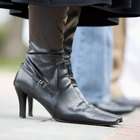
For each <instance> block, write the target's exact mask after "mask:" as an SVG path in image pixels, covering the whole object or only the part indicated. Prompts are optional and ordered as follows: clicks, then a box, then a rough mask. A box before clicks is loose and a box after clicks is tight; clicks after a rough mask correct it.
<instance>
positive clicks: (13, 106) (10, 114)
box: [0, 70, 140, 140]
mask: <svg viewBox="0 0 140 140" xmlns="http://www.w3.org/2000/svg"><path fill="white" fill-rule="evenodd" d="M15 74H16V73H14V72H9V71H5V70H0V140H140V109H136V110H135V111H134V112H133V113H130V114H127V115H123V119H124V122H123V123H121V124H120V125H117V126H112V127H105V126H95V125H81V124H71V123H62V122H56V121H55V120H53V119H52V118H51V116H50V115H49V113H48V112H47V111H46V110H45V109H44V108H43V107H42V106H41V105H40V104H39V103H38V102H36V101H35V102H34V112H33V114H34V117H27V118H25V119H21V118H19V117H18V100H17V95H16V92H15V90H14V86H13V80H14V77H15Z"/></svg>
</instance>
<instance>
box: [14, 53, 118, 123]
mask: <svg viewBox="0 0 140 140" xmlns="http://www.w3.org/2000/svg"><path fill="white" fill-rule="evenodd" d="M36 61H37V62H38V63H37V64H36V63H35V62H36ZM14 85H15V89H16V91H17V94H18V97H19V103H20V117H22V118H24V117H25V110H26V97H27V96H30V97H32V98H34V99H36V100H37V101H39V102H40V103H41V104H42V105H43V106H44V107H45V108H46V109H47V110H48V111H49V113H50V114H51V116H52V117H53V118H54V119H55V120H58V121H63V122H71V123H84V124H95V125H114V124H118V123H119V122H120V119H118V116H116V115H112V114H110V113H107V112H104V111H102V110H100V109H97V108H95V107H94V106H93V105H90V104H88V103H87V102H86V100H85V99H83V96H82V95H80V92H77V91H76V90H75V88H74V87H73V86H72V84H71V80H70V79H69V76H68V74H67V69H66V67H65V64H64V60H63V57H62V56H61V55H59V54H55V55H52V54H34V53H28V54H27V56H26V60H25V62H24V64H23V65H22V66H21V69H20V70H19V72H18V73H17V76H16V78H15V81H14Z"/></svg>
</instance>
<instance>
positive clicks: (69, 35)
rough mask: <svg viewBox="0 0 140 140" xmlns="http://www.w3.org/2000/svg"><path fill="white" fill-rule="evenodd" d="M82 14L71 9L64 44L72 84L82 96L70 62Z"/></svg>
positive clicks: (77, 10) (120, 119) (73, 8)
mask: <svg viewBox="0 0 140 140" xmlns="http://www.w3.org/2000/svg"><path fill="white" fill-rule="evenodd" d="M80 12H81V9H79V8H78V7H72V8H70V10H69V12H68V20H67V23H66V29H65V32H64V43H63V44H64V52H65V55H64V60H65V64H66V67H67V70H68V75H69V78H70V79H71V84H72V85H73V87H74V88H75V90H76V91H77V93H79V94H80V95H82V93H81V91H80V89H79V88H78V85H77V83H76V81H75V79H74V75H73V72H72V66H71V61H70V57H71V52H72V42H73V37H74V33H75V31H76V25H77V24H78V20H79V15H80ZM116 117H117V118H118V120H119V121H120V122H122V118H121V117H120V116H116Z"/></svg>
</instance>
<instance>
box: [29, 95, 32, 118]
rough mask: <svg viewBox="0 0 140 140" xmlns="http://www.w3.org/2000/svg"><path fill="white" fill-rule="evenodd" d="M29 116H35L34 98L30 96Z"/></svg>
mask: <svg viewBox="0 0 140 140" xmlns="http://www.w3.org/2000/svg"><path fill="white" fill-rule="evenodd" d="M28 116H30V117H32V116H33V98H32V97H30V96H28Z"/></svg>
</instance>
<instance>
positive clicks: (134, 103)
mask: <svg viewBox="0 0 140 140" xmlns="http://www.w3.org/2000/svg"><path fill="white" fill-rule="evenodd" d="M113 102H115V103H117V104H119V105H122V106H126V105H131V106H134V107H140V100H136V99H128V98H126V97H124V96H121V97H119V98H116V99H113Z"/></svg>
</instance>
